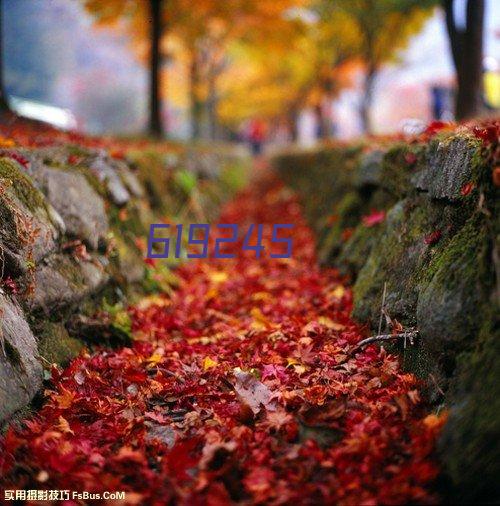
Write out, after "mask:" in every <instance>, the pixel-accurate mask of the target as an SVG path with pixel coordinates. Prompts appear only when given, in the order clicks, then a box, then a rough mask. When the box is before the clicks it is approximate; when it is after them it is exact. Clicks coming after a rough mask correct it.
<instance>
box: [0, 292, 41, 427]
mask: <svg viewBox="0 0 500 506" xmlns="http://www.w3.org/2000/svg"><path fill="white" fill-rule="evenodd" d="M41 382H42V366H41V364H40V362H39V360H38V351H37V344H36V340H35V337H34V336H33V334H32V332H31V330H30V327H29V325H28V323H27V322H26V320H25V319H24V315H23V313H22V311H21V309H20V308H19V306H18V305H17V304H16V303H14V302H13V301H12V300H10V299H9V298H7V297H6V296H5V295H4V294H2V293H0V420H5V419H6V418H8V417H9V416H11V415H12V414H13V413H14V412H15V411H17V410H18V409H21V408H22V407H24V406H25V405H26V404H28V403H29V402H30V401H31V399H32V398H33V396H34V395H35V393H36V392H37V391H38V389H39V388H40V386H41Z"/></svg>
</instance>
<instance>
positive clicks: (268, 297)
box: [252, 292, 273, 301]
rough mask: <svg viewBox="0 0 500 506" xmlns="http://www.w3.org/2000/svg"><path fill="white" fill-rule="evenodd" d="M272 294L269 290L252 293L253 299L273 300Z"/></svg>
mask: <svg viewBox="0 0 500 506" xmlns="http://www.w3.org/2000/svg"><path fill="white" fill-rule="evenodd" d="M272 298H273V297H272V295H271V294H270V293H269V292H256V293H254V294H253V295H252V300H254V301H259V300H272Z"/></svg>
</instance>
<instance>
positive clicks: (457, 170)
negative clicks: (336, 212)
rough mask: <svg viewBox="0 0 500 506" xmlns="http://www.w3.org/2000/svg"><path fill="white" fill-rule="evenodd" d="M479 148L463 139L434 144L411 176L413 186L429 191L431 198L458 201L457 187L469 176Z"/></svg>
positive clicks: (469, 140)
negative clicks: (422, 163)
mask: <svg viewBox="0 0 500 506" xmlns="http://www.w3.org/2000/svg"><path fill="white" fill-rule="evenodd" d="M479 148H480V143H479V142H478V140H477V139H472V138H469V137H465V136H463V137H455V138H453V139H451V140H443V141H441V142H438V143H436V145H435V146H432V149H429V151H428V161H427V164H426V165H425V167H424V168H423V170H421V171H420V172H418V173H417V174H415V176H414V177H413V180H412V182H413V184H414V185H415V187H416V188H418V189H419V190H424V191H427V192H429V196H430V197H432V198H438V199H448V200H449V201H457V200H459V199H460V197H461V195H460V190H461V188H462V187H463V185H464V184H466V183H467V182H469V181H470V180H471V178H472V176H473V169H474V158H475V157H477V156H478V153H479Z"/></svg>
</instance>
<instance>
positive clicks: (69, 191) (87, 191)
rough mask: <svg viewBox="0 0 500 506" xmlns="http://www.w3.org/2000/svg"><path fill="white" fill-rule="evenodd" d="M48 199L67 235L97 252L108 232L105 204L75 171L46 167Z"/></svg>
mask: <svg viewBox="0 0 500 506" xmlns="http://www.w3.org/2000/svg"><path fill="white" fill-rule="evenodd" d="M44 172H45V175H44V177H45V191H46V195H47V199H48V200H49V202H50V203H51V204H52V206H53V207H54V208H55V209H56V211H58V213H59V214H60V215H61V217H62V219H63V221H64V224H65V227H66V234H67V235H69V236H73V237H76V238H78V239H82V240H83V241H84V242H85V243H86V244H87V245H88V246H89V247H90V248H91V249H94V250H95V249H97V247H98V245H99V241H104V240H105V238H106V234H107V233H108V217H107V215H106V211H105V209H104V201H103V200H102V198H101V197H100V196H99V195H98V194H97V193H96V192H95V190H94V189H93V188H92V187H91V186H90V184H89V183H88V181H87V180H86V179H85V177H84V176H83V175H82V174H81V173H79V172H76V171H71V170H64V169H51V168H48V167H47V168H45V170H44Z"/></svg>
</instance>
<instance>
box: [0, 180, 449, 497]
mask: <svg viewBox="0 0 500 506" xmlns="http://www.w3.org/2000/svg"><path fill="white" fill-rule="evenodd" d="M220 221H221V222H223V223H238V224H240V225H245V226H244V227H243V228H245V229H246V228H247V227H246V226H247V225H248V224H251V223H294V224H295V228H294V232H293V234H294V235H293V238H294V248H293V256H292V258H290V259H271V258H269V257H268V255H262V258H260V259H256V258H255V256H254V255H252V254H251V253H248V254H244V253H242V252H241V249H240V248H241V244H234V245H232V246H230V248H234V252H236V253H237V258H235V259H224V260H217V261H215V260H200V261H192V262H190V263H188V264H186V265H184V266H183V267H181V268H180V269H179V277H180V279H181V284H180V287H179V289H178V290H177V291H176V293H174V294H173V295H171V296H166V295H155V296H152V297H150V298H147V299H144V300H143V301H141V303H139V304H138V305H137V306H136V307H132V308H130V310H129V313H130V316H131V318H132V330H133V334H134V338H135V341H134V344H133V346H132V347H130V348H122V349H119V350H113V351H110V350H106V349H102V350H98V351H96V352H94V353H93V354H83V355H82V356H80V357H78V358H77V359H75V360H73V362H72V363H71V364H70V365H69V367H67V368H66V369H65V370H64V371H59V370H57V369H55V368H54V369H53V373H52V385H53V386H52V387H51V390H48V391H46V400H45V403H44V406H43V408H42V409H41V410H40V412H39V413H38V415H37V416H36V417H35V418H32V419H31V420H28V421H26V422H25V423H24V426H23V428H22V429H14V428H10V429H9V431H8V432H7V433H6V435H5V437H4V439H3V441H2V442H1V448H0V474H1V475H3V479H1V480H0V487H5V488H26V489H33V488H35V489H70V490H78V491H82V490H87V491H90V492H103V491H106V490H111V491H114V490H124V491H127V492H128V494H127V501H128V502H129V503H136V504H141V503H142V504H166V503H172V502H175V503H177V504H186V505H188V504H189V505H196V504H208V505H223V504H230V503H238V502H240V503H245V504H255V503H268V504H283V503H292V502H296V503H298V504H325V503H326V504H331V503H339V504H376V503H383V504H402V503H408V502H410V503H419V504H422V503H424V504H425V503H435V502H436V501H437V498H436V497H435V496H434V495H433V493H432V492H431V491H430V490H431V485H432V482H433V480H434V479H435V477H436V476H437V473H438V467H437V465H436V463H435V461H434V459H433V454H432V453H433V447H434V441H435V438H436V435H437V433H438V431H439V428H440V426H441V425H442V423H443V420H442V419H441V418H438V417H436V416H435V415H427V416H426V413H425V406H424V405H423V404H422V402H421V400H420V396H419V391H418V388H419V385H418V382H417V380H416V379H415V377H414V376H412V375H411V374H407V373H404V372H402V371H401V369H400V366H399V363H398V360H397V358H396V357H395V356H392V355H390V354H388V353H386V352H385V351H384V350H383V348H379V347H378V346H374V345H372V346H368V347H366V348H365V349H363V350H361V351H358V352H353V351H354V348H355V346H356V343H357V342H359V341H360V340H361V339H362V338H363V337H365V333H364V330H363V328H361V327H360V326H358V325H357V324H356V323H355V322H353V321H352V320H351V319H350V312H351V303H352V300H351V297H352V296H351V292H350V290H349V289H348V288H346V287H345V286H344V285H343V283H342V279H341V278H340V277H339V275H338V274H337V273H336V272H335V271H334V270H320V269H319V268H318V266H317V262H316V258H315V245H314V239H313V235H312V232H311V231H310V230H309V228H308V227H307V226H306V224H305V222H304V220H303V218H302V216H301V209H300V206H299V204H298V203H297V201H296V199H295V197H294V196H293V195H291V194H290V192H289V191H288V190H287V189H286V188H284V187H283V186H281V184H279V183H277V182H276V181H272V180H266V181H263V182H261V183H260V185H259V186H258V187H254V188H252V189H250V190H248V192H246V193H244V194H241V195H240V196H239V197H238V198H237V199H236V200H235V201H233V202H232V203H231V204H229V205H228V206H227V207H226V208H225V211H224V214H223V216H221V220H220ZM265 228H266V229H267V230H269V229H270V228H272V227H265ZM269 240H270V238H269V237H267V236H266V237H265V238H264V245H266V244H267V245H269ZM269 247H270V246H269ZM228 251H230V250H229V249H228Z"/></svg>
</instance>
